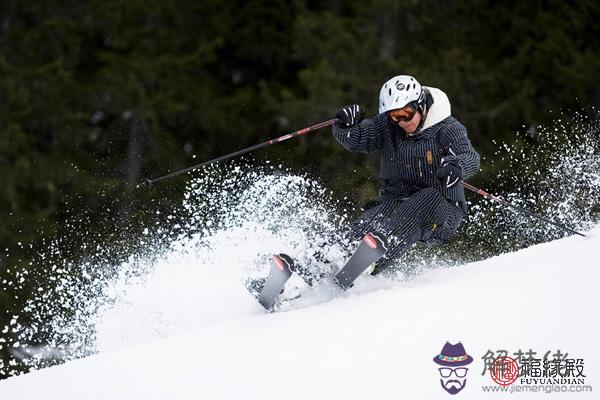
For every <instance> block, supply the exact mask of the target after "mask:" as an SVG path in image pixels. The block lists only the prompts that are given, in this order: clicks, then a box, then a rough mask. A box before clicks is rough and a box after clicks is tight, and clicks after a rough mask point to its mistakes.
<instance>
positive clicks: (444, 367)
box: [433, 342, 473, 394]
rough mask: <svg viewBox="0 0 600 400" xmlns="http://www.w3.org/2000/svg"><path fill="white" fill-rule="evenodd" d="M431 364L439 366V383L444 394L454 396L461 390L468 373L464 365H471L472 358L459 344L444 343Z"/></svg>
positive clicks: (465, 382)
mask: <svg viewBox="0 0 600 400" xmlns="http://www.w3.org/2000/svg"><path fill="white" fill-rule="evenodd" d="M433 362H435V363H436V364H438V365H440V366H441V367H439V368H438V371H439V373H440V377H441V378H440V383H441V385H442V387H443V388H444V390H445V391H446V392H448V393H450V394H456V393H458V392H460V391H461V390H463V388H464V387H465V385H466V384H467V372H468V371H469V369H468V368H466V367H465V365H469V364H471V363H472V362H473V357H471V356H470V355H468V354H467V352H466V351H465V348H464V346H463V345H462V343H461V342H458V343H456V344H450V342H446V344H445V345H444V347H443V348H442V351H441V352H440V354H438V355H437V356H435V357H433Z"/></svg>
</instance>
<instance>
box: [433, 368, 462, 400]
mask: <svg viewBox="0 0 600 400" xmlns="http://www.w3.org/2000/svg"><path fill="white" fill-rule="evenodd" d="M438 371H439V372H440V376H441V378H440V384H441V385H442V387H443V388H444V390H445V391H446V392H448V393H450V394H456V393H458V392H460V391H461V390H463V388H464V387H465V384H466V383H467V378H466V377H467V372H468V371H469V369H468V368H465V367H441V368H438Z"/></svg>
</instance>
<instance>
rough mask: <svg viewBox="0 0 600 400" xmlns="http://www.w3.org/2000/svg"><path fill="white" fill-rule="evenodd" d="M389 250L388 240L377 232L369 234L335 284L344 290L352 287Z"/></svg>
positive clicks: (340, 271) (337, 275) (337, 276)
mask: <svg viewBox="0 0 600 400" xmlns="http://www.w3.org/2000/svg"><path fill="white" fill-rule="evenodd" d="M387 249H388V241H387V238H386V237H385V236H384V235H383V234H381V233H377V232H370V233H367V234H366V235H365V236H364V237H363V239H362V240H361V242H360V244H359V245H358V248H357V249H356V251H355V252H354V254H353V255H352V257H350V259H349V260H348V261H347V262H346V264H345V265H344V266H343V267H342V269H340V270H339V272H338V273H337V274H336V275H335V277H334V282H335V283H337V285H338V286H339V287H341V288H342V289H348V288H350V287H352V284H353V282H354V281H355V280H356V278H358V276H359V275H360V274H362V273H363V271H364V270H366V269H367V268H369V266H370V265H371V264H373V263H374V262H375V261H377V260H379V259H380V258H381V257H382V256H383V255H384V254H385V252H386V251H387Z"/></svg>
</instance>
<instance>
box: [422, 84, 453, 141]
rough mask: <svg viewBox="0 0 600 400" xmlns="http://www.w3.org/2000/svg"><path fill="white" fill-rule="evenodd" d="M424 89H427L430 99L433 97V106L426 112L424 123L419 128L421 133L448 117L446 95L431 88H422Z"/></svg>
mask: <svg viewBox="0 0 600 400" xmlns="http://www.w3.org/2000/svg"><path fill="white" fill-rule="evenodd" d="M424 88H426V89H428V90H429V93H431V97H433V105H432V106H431V108H430V109H429V111H428V112H427V118H426V119H425V123H424V124H423V127H422V128H421V130H422V131H424V130H425V129H427V128H430V127H432V126H433V125H435V124H437V123H438V122H441V121H443V120H444V119H446V118H448V117H449V116H450V100H448V96H446V93H444V92H442V91H441V90H440V89H437V88H433V87H427V86H424Z"/></svg>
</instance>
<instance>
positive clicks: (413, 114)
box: [388, 105, 421, 133]
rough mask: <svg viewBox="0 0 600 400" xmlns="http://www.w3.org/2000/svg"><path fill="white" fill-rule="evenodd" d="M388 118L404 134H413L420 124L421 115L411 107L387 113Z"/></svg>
mask: <svg viewBox="0 0 600 400" xmlns="http://www.w3.org/2000/svg"><path fill="white" fill-rule="evenodd" d="M388 116H389V117H390V118H391V119H392V121H394V122H395V123H397V124H398V126H400V128H402V129H404V131H405V132H406V133H415V132H416V131H417V128H418V127H419V124H420V123H421V114H420V113H419V112H418V111H417V110H416V108H414V107H413V106H411V105H409V106H406V107H404V108H399V109H396V110H392V111H389V112H388Z"/></svg>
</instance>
